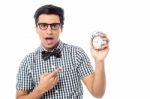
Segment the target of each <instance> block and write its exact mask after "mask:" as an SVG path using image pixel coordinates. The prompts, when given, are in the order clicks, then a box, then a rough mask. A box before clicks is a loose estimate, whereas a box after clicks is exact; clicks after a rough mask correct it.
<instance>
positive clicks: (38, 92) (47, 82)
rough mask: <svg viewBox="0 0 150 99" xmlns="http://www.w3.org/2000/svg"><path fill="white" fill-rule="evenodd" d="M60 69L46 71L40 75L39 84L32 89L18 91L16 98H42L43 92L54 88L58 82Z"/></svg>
mask: <svg viewBox="0 0 150 99" xmlns="http://www.w3.org/2000/svg"><path fill="white" fill-rule="evenodd" d="M59 71H60V68H57V69H56V70H55V71H54V72H52V73H44V74H42V75H41V77H40V83H39V85H38V86H37V87H36V88H35V89H34V90H33V91H32V92H30V93H29V92H28V91H17V92H16V99H40V98H41V96H42V95H43V93H45V92H47V91H48V90H50V89H52V88H53V87H54V86H55V85H56V84H57V82H58V81H59V79H58V76H57V73H58V72H59Z"/></svg>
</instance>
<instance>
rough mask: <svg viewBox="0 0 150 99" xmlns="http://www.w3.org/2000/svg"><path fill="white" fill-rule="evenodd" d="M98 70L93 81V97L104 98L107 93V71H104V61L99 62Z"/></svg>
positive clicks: (97, 64) (97, 63)
mask: <svg viewBox="0 0 150 99" xmlns="http://www.w3.org/2000/svg"><path fill="white" fill-rule="evenodd" d="M95 65H96V69H95V74H94V79H93V86H92V91H93V95H94V96H96V97H102V96H103V94H104V92H105V83H106V78H105V69H104V61H98V62H96V63H95Z"/></svg>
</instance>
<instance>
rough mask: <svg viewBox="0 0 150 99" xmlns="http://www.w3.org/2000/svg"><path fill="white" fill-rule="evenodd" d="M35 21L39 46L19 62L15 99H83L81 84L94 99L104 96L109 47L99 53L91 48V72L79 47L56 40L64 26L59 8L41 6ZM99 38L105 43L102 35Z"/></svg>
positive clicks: (87, 61)
mask: <svg viewBox="0 0 150 99" xmlns="http://www.w3.org/2000/svg"><path fill="white" fill-rule="evenodd" d="M34 18H35V24H36V31H37V33H38V35H39V38H40V40H41V46H40V47H38V48H37V49H36V50H35V52H32V53H30V54H28V55H27V56H26V57H25V58H24V59H23V61H22V62H21V65H20V68H19V71H18V74H17V84H16V88H17V92H16V99H82V97H83V88H82V85H81V80H82V81H83V83H84V84H85V86H86V87H87V89H88V90H89V92H90V93H91V94H92V95H93V96H95V97H98V98H101V97H102V96H103V94H104V92H105V70H104V59H105V57H106V55H107V53H108V51H109V47H108V43H106V44H104V45H103V46H102V50H96V49H94V48H91V54H92V56H93V58H94V59H95V65H96V66H95V72H94V71H93V67H92V66H91V63H90V61H89V58H88V57H87V55H86V54H85V52H84V51H83V50H82V49H81V48H80V47H77V46H73V45H68V44H65V43H63V42H62V41H61V40H60V39H59V36H60V33H61V32H62V29H63V24H64V11H63V9H62V8H60V7H57V6H54V5H44V6H42V7H40V8H39V9H37V11H36V12H35V15H34ZM100 36H101V38H102V39H103V40H105V41H108V38H107V37H106V35H105V34H101V35H100Z"/></svg>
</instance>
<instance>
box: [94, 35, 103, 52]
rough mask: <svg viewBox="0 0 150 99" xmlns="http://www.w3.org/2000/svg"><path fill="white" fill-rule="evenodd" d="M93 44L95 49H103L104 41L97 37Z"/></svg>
mask: <svg viewBox="0 0 150 99" xmlns="http://www.w3.org/2000/svg"><path fill="white" fill-rule="evenodd" d="M92 44H93V47H94V48H95V49H101V46H102V44H103V41H102V39H101V38H100V37H99V36H95V37H93V40H92Z"/></svg>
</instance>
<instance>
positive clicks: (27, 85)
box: [16, 57, 34, 91]
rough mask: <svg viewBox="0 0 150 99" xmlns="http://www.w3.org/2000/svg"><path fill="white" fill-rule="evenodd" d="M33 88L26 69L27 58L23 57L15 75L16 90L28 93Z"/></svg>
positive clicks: (29, 74)
mask: <svg viewBox="0 0 150 99" xmlns="http://www.w3.org/2000/svg"><path fill="white" fill-rule="evenodd" d="M33 88H34V84H33V80H32V77H31V73H30V71H29V68H28V57H25V58H24V59H23V61H22V62H21V64H20V67H19V71H18V73H17V83H16V89H17V90H18V91H30V90H32V89H33Z"/></svg>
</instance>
